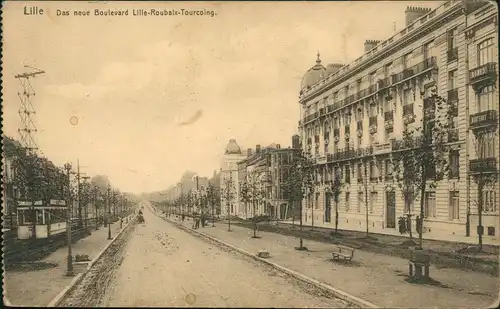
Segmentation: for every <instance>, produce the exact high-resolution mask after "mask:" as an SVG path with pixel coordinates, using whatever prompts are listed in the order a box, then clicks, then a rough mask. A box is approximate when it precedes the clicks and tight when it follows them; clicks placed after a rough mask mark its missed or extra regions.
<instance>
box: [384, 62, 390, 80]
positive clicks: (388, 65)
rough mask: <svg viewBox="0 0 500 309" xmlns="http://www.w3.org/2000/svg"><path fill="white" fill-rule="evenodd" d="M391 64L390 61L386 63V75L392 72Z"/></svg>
mask: <svg viewBox="0 0 500 309" xmlns="http://www.w3.org/2000/svg"><path fill="white" fill-rule="evenodd" d="M391 66H392V62H389V63H388V64H386V65H385V66H384V73H385V76H386V77H389V75H390V73H391Z"/></svg>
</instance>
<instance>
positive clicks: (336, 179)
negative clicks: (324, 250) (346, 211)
mask: <svg viewBox="0 0 500 309" xmlns="http://www.w3.org/2000/svg"><path fill="white" fill-rule="evenodd" d="M332 175H333V181H332V182H331V183H330V186H329V187H327V188H328V191H329V192H328V193H330V194H331V195H332V196H333V201H334V202H335V236H337V232H338V226H339V199H340V193H341V192H342V187H343V185H344V184H343V183H342V181H341V175H340V173H338V172H333V171H332Z"/></svg>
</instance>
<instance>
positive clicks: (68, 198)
mask: <svg viewBox="0 0 500 309" xmlns="http://www.w3.org/2000/svg"><path fill="white" fill-rule="evenodd" d="M64 169H65V170H66V174H67V175H68V188H67V190H68V193H67V195H66V210H67V223H66V224H67V227H66V231H67V233H68V264H67V269H66V276H73V275H74V273H73V254H72V252H71V178H70V177H71V165H70V164H69V163H66V164H64Z"/></svg>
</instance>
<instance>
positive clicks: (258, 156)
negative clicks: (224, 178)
mask: <svg viewBox="0 0 500 309" xmlns="http://www.w3.org/2000/svg"><path fill="white" fill-rule="evenodd" d="M292 145H294V147H292V148H290V147H289V148H281V145H280V144H271V145H269V146H267V147H264V148H261V147H260V145H257V146H256V147H255V151H253V150H252V149H248V151H247V153H248V154H249V155H248V157H247V158H245V159H244V160H241V161H240V162H238V171H239V174H238V176H239V181H240V184H241V183H243V181H245V180H247V181H249V178H250V177H251V174H252V173H257V174H258V175H260V177H261V178H260V182H259V187H260V189H261V190H263V191H264V192H265V200H264V201H263V203H260V204H259V205H256V209H255V215H263V214H266V215H269V216H271V217H272V218H275V219H281V220H283V219H286V218H290V217H291V216H292V213H293V210H292V209H291V208H290V207H288V206H289V205H288V203H289V201H288V196H287V191H286V185H285V184H286V180H287V177H288V174H289V170H290V168H291V166H292V164H293V159H294V154H295V153H297V152H300V148H299V136H298V135H296V136H294V137H293V138H292ZM249 182H250V181H249ZM240 203H241V204H240V205H241V206H240V209H243V214H240V217H242V218H251V217H252V216H253V215H254V209H253V205H250V204H249V203H247V204H246V205H244V203H243V202H240ZM297 213H298V212H297Z"/></svg>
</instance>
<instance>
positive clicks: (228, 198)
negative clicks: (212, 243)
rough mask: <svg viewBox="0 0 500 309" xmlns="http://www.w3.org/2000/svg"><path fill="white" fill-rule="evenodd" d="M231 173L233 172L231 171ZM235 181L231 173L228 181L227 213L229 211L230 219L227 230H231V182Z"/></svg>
mask: <svg viewBox="0 0 500 309" xmlns="http://www.w3.org/2000/svg"><path fill="white" fill-rule="evenodd" d="M230 173H231V172H230ZM232 181H233V175H232V174H230V175H229V181H228V182H227V183H226V186H227V190H226V200H227V213H228V221H227V231H228V232H231V206H232V205H231V201H230V199H231V197H230V192H229V189H230V183H231V182H232Z"/></svg>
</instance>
